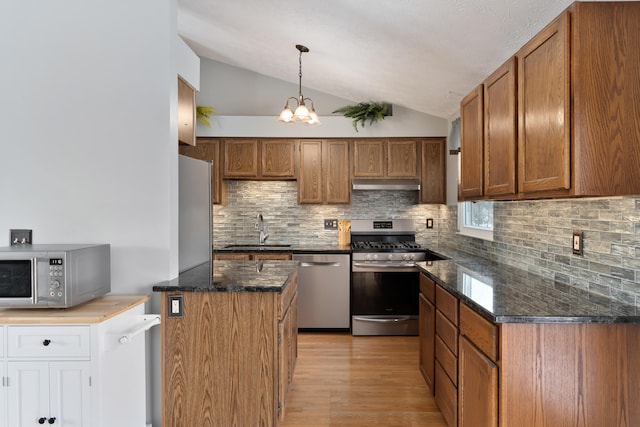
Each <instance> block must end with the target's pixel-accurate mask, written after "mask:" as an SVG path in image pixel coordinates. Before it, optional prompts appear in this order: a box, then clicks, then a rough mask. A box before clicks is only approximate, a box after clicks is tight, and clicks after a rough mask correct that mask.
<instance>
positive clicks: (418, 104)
mask: <svg viewBox="0 0 640 427" xmlns="http://www.w3.org/2000/svg"><path fill="white" fill-rule="evenodd" d="M569 4H571V0H387V1H385V0H315V1H310V0H288V1H284V0H233V1H230V0H178V33H179V34H180V36H182V38H183V39H184V40H185V41H186V42H187V43H188V44H189V45H190V47H191V48H192V49H193V50H194V51H195V52H196V53H197V54H198V55H199V56H200V57H205V58H210V59H213V60H216V61H220V62H223V63H226V64H229V65H233V66H236V67H240V68H244V69H247V70H250V71H254V72H257V73H261V74H264V75H267V76H270V77H275V78H278V79H281V80H284V81H287V82H291V83H295V84H297V83H298V54H299V52H298V51H297V50H296V48H295V45H296V44H303V45H305V46H307V47H308V48H309V50H310V51H309V53H305V54H303V57H302V72H303V86H304V87H308V88H311V89H314V90H318V91H322V92H325V93H328V94H330V95H334V96H339V97H341V98H346V99H350V100H352V101H354V102H360V101H370V100H371V101H383V102H390V103H392V104H395V105H400V106H403V107H406V108H410V109H413V110H416V111H419V112H423V113H427V114H431V115H434V116H437V117H443V118H449V117H451V116H452V114H454V113H455V112H456V111H457V110H458V108H459V103H460V100H461V99H462V96H463V95H465V94H466V93H468V92H469V91H470V90H471V89H472V88H473V87H474V86H476V85H477V84H478V83H480V82H481V81H482V80H483V79H484V78H485V77H487V76H488V75H489V74H490V73H491V72H492V71H493V70H494V69H495V68H497V67H498V66H499V65H500V64H502V63H503V62H504V61H506V60H507V59H508V58H509V57H510V56H511V55H513V54H514V53H515V52H516V51H517V50H518V49H519V48H520V47H521V46H522V45H523V44H524V43H525V42H526V41H527V40H529V39H530V38H531V37H532V36H533V35H535V34H536V33H537V32H538V31H539V30H540V29H542V28H543V27H544V26H545V25H546V24H547V23H548V22H550V21H551V20H552V19H553V18H554V17H556V16H557V15H558V14H559V13H561V12H562V10H564V9H565V8H566V7H567V6H568V5H569Z"/></svg>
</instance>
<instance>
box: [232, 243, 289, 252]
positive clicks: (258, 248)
mask: <svg viewBox="0 0 640 427" xmlns="http://www.w3.org/2000/svg"><path fill="white" fill-rule="evenodd" d="M290 247H291V245H247V244H244V245H227V246H225V247H224V249H237V250H245V251H264V250H270V249H286V248H290Z"/></svg>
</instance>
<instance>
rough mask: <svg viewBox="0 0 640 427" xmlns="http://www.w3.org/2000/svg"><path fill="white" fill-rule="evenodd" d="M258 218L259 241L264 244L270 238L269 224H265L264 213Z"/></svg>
mask: <svg viewBox="0 0 640 427" xmlns="http://www.w3.org/2000/svg"><path fill="white" fill-rule="evenodd" d="M256 220H257V222H256V230H258V231H259V232H260V237H259V243H260V244H261V245H264V242H266V241H267V239H268V238H269V232H268V229H267V226H266V225H264V218H263V217H262V214H258V216H257V217H256Z"/></svg>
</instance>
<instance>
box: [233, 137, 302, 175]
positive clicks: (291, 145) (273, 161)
mask: <svg viewBox="0 0 640 427" xmlns="http://www.w3.org/2000/svg"><path fill="white" fill-rule="evenodd" d="M224 178H229V179H295V178H296V167H295V141H294V140H291V139H228V140H226V141H225V150H224Z"/></svg>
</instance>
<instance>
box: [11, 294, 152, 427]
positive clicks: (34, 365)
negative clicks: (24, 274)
mask: <svg viewBox="0 0 640 427" xmlns="http://www.w3.org/2000/svg"><path fill="white" fill-rule="evenodd" d="M104 298H108V297H104ZM138 299H140V296H138ZM147 299H148V298H142V299H140V303H138V304H136V305H133V306H130V307H129V308H127V309H122V307H113V308H112V309H114V310H116V309H118V308H119V309H120V310H118V311H117V312H116V313H114V314H111V315H109V314H107V315H105V313H100V312H98V313H96V314H95V319H96V321H95V322H92V321H91V319H92V318H91V316H85V318H84V319H85V320H84V322H83V323H74V322H73V321H70V322H69V321H67V322H68V323H67V324H64V325H60V324H57V323H59V322H60V320H59V319H51V320H50V322H49V321H48V320H49V317H48V316H46V315H43V318H42V319H39V320H41V323H37V324H36V323H33V324H12V323H10V322H11V319H10V318H8V320H7V319H3V318H2V316H3V314H2V313H0V341H1V342H2V343H0V377H2V387H0V427H24V426H30V427H33V426H37V425H53V426H57V427H115V426H117V427H141V426H144V425H145V424H146V375H145V372H146V370H145V357H146V356H145V349H146V344H145V334H144V332H142V333H139V332H135V331H138V330H139V329H140V327H141V325H144V323H145V322H146V318H147V316H145V315H144V304H143V303H144V301H146V300H147ZM118 301H119V300H118ZM88 304H91V303H88ZM114 305H115V303H114ZM101 306H107V307H110V304H105V301H102V304H101ZM125 307H126V304H125ZM85 309H86V307H85ZM55 315H56V312H55V311H52V316H55ZM71 317H72V316H71ZM86 319H89V320H86ZM105 319H106V320H105ZM134 332H135V335H130V334H132V333H134ZM125 335H126V336H127V339H126V340H124V339H123V336H125ZM123 341H124V342H123Z"/></svg>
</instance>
